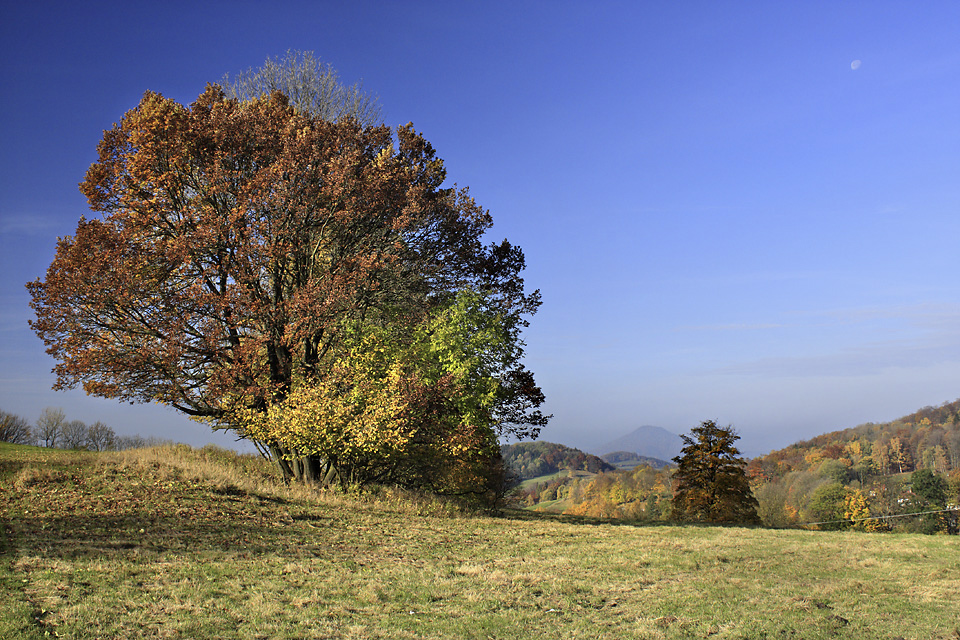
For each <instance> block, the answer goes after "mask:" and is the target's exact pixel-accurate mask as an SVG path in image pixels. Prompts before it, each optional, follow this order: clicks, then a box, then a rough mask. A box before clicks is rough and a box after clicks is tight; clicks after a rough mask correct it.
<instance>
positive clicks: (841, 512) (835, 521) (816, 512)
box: [810, 482, 849, 531]
mask: <svg viewBox="0 0 960 640" xmlns="http://www.w3.org/2000/svg"><path fill="white" fill-rule="evenodd" d="M846 499H847V492H846V491H845V490H844V487H843V485H842V484H840V483H839V482H832V483H829V484H823V485H820V486H819V487H817V489H816V490H815V491H814V492H813V495H812V496H811V498H810V517H811V518H814V519H816V520H817V521H819V522H820V523H821V524H819V525H817V526H819V527H820V528H821V529H825V530H834V531H835V530H838V529H844V528H846V527H847V526H848V525H849V523H848V522H842V521H843V520H844V519H845V514H846Z"/></svg>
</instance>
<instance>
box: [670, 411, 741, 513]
mask: <svg viewBox="0 0 960 640" xmlns="http://www.w3.org/2000/svg"><path fill="white" fill-rule="evenodd" d="M690 431H691V434H692V437H691V436H688V435H682V436H680V437H681V438H683V442H684V447H683V448H682V449H681V450H680V455H679V456H677V457H676V458H674V459H673V461H674V462H676V463H677V470H676V472H675V473H674V474H673V481H674V494H673V517H674V518H675V519H677V520H680V521H694V522H715V523H737V524H759V522H760V518H759V516H758V515H757V507H758V504H757V500H756V498H754V496H753V493H752V492H751V490H750V484H749V482H748V480H747V476H746V473H745V472H744V468H745V467H746V465H747V463H746V461H744V460H743V458H741V457H740V451H739V450H738V449H737V448H736V447H735V446H734V443H735V442H736V441H737V440H739V439H740V436H738V435H737V434H736V433H735V432H734V431H733V429H732V428H731V427H720V426H718V425H717V423H716V422H715V421H713V420H707V421H704V422H702V423H700V426H699V427H694V428H693V429H691V430H690Z"/></svg>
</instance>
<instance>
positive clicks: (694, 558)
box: [0, 447, 960, 640]
mask: <svg viewBox="0 0 960 640" xmlns="http://www.w3.org/2000/svg"><path fill="white" fill-rule="evenodd" d="M44 454H45V452H43V451H40V452H39V453H36V452H34V453H31V454H30V455H26V454H24V455H22V456H20V457H18V458H16V460H17V461H16V462H15V463H13V462H11V461H12V460H14V457H13V456H10V455H8V451H6V450H0V461H3V464H4V466H0V473H2V475H0V524H2V530H3V538H2V541H3V547H2V555H0V598H2V599H0V602H2V603H3V604H0V637H3V638H17V637H23V638H39V637H43V636H44V635H45V634H47V633H49V634H51V635H56V634H59V635H61V636H64V637H75V638H84V637H91V638H94V637H97V638H123V637H151V638H154V637H155V638H188V637H189V638H200V637H204V638H205V637H226V638H578V637H583V638H688V637H701V638H705V637H710V638H778V639H779V638H794V639H799V638H803V639H811V638H814V639H815V638H877V639H880V638H882V639H884V640H893V639H894V638H906V639H910V638H916V639H921V638H922V639H924V640H927V639H947V638H960V631H958V627H960V621H958V618H960V608H958V605H957V603H958V602H960V544H958V543H960V541H958V540H957V539H956V538H946V537H925V536H909V535H880V534H863V533H831V532H799V531H767V530H761V529H738V528H694V527H687V528H684V527H669V526H659V527H630V526H617V525H615V524H613V523H604V522H595V521H594V522H591V521H585V520H576V519H571V518H562V517H549V516H541V515H536V514H528V513H518V514H514V515H513V516H512V517H507V518H488V517H481V516H473V515H470V514H467V513H464V512H463V511H461V510H458V509H457V508H456V507H455V506H452V505H450V503H446V502H442V501H433V500H431V499H428V498H423V497H414V496H410V495H408V494H397V493H393V492H382V493H379V494H375V495H367V496H360V497H344V496H333V495H329V494H327V495H322V494H317V493H315V492H312V491H310V490H309V489H307V488H303V487H287V486H284V485H283V484H282V483H279V482H276V479H275V477H273V476H272V471H271V470H270V468H269V466H265V465H262V464H260V462H259V461H257V460H255V459H249V458H236V457H235V456H233V455H232V454H228V453H225V452H222V451H218V450H213V449H211V450H201V451H194V450H191V449H189V448H186V447H179V448H161V449H153V450H144V451H139V452H124V453H119V454H101V455H92V454H71V455H62V454H59V453H58V454H54V453H52V452H51V453H50V456H49V457H44ZM6 463H9V464H6Z"/></svg>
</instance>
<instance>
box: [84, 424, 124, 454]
mask: <svg viewBox="0 0 960 640" xmlns="http://www.w3.org/2000/svg"><path fill="white" fill-rule="evenodd" d="M116 439H117V434H116V433H114V431H113V429H111V428H110V427H108V426H107V425H105V424H104V423H102V422H100V421H99V420H98V421H97V422H94V423H93V424H92V425H90V428H89V429H88V430H87V448H88V449H90V450H91V451H107V450H108V449H113V448H115V444H116Z"/></svg>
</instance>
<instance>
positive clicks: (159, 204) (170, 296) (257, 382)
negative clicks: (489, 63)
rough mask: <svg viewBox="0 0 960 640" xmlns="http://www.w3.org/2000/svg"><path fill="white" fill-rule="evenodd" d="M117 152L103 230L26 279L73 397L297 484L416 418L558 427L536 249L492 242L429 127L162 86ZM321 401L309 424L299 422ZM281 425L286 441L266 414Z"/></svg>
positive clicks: (83, 224) (94, 225)
mask: <svg viewBox="0 0 960 640" xmlns="http://www.w3.org/2000/svg"><path fill="white" fill-rule="evenodd" d="M98 154H99V159H98V161H97V162H95V163H94V164H93V165H92V166H91V167H90V169H89V171H88V172H87V175H86V178H85V180H84V181H83V182H82V183H81V184H80V189H81V191H82V192H83V193H84V194H85V195H86V196H87V199H88V201H89V203H90V207H91V209H92V210H93V211H95V212H97V213H99V214H100V217H99V218H97V219H92V220H88V219H81V220H80V222H79V224H78V226H77V230H76V233H75V234H74V235H73V236H70V237H65V238H61V239H60V240H59V242H58V246H57V253H56V256H55V258H54V260H53V262H52V264H51V265H50V267H49V269H48V271H47V274H46V277H45V279H44V280H39V279H38V280H36V281H34V282H32V283H29V284H28V285H27V286H28V288H29V290H30V293H31V295H32V306H33V308H34V311H35V313H36V320H35V321H33V322H31V326H32V327H33V329H34V330H35V331H36V333H37V334H38V335H39V336H40V337H41V338H42V339H43V341H44V342H45V343H46V345H47V352H48V353H49V354H51V355H52V356H53V357H54V358H55V359H56V361H57V363H56V365H55V367H54V372H55V373H56V376H57V381H56V388H69V387H74V386H77V385H82V386H83V388H84V389H85V390H86V391H87V392H88V393H90V394H93V395H98V396H103V397H108V398H117V399H120V400H124V401H129V402H160V403H163V404H166V405H169V406H171V407H174V408H176V409H178V410H180V411H182V412H184V413H185V414H188V415H190V416H195V417H197V418H201V419H206V420H210V421H212V422H214V423H215V424H216V425H217V426H219V427H224V428H229V429H233V430H235V431H237V432H238V433H239V434H240V435H241V436H244V437H249V438H253V439H256V440H257V441H258V442H262V443H264V444H265V445H266V446H267V447H269V449H270V450H271V451H272V452H273V453H274V454H275V456H276V457H277V459H278V461H280V462H281V464H282V466H283V468H284V471H285V473H287V474H289V475H295V476H311V477H318V475H319V474H328V473H329V472H330V468H329V467H330V464H329V463H330V461H331V460H333V459H334V458H335V457H336V456H334V454H333V453H331V451H332V450H331V449H329V448H328V449H324V447H330V446H334V447H337V446H339V447H340V448H341V449H340V450H341V451H347V450H348V449H349V447H348V445H347V444H346V443H344V442H343V439H342V438H340V437H339V436H338V437H332V438H328V437H323V438H321V437H318V435H317V434H318V433H320V432H325V430H326V432H329V430H330V429H338V428H339V429H341V430H343V429H347V427H348V425H349V428H350V429H355V428H360V425H361V424H366V425H367V427H364V428H372V429H374V430H378V431H377V438H380V439H381V440H383V439H384V437H385V435H384V434H386V433H387V432H389V425H392V424H393V425H395V424H397V421H398V420H399V421H400V422H402V423H403V427H402V428H401V427H397V428H400V429H401V430H402V429H404V428H405V429H407V431H408V432H409V431H410V430H411V429H414V426H415V425H419V426H423V425H426V424H434V425H436V424H438V423H443V424H446V425H448V426H447V428H446V429H445V430H442V431H443V434H444V435H443V437H444V438H453V437H454V436H455V435H457V434H459V435H462V434H463V433H464V432H469V431H470V430H471V429H473V430H480V431H481V432H483V437H479V438H478V439H476V442H474V443H473V444H471V446H474V445H476V443H477V442H483V443H487V444H489V442H490V441H491V439H493V441H495V440H496V438H497V437H499V436H505V435H511V436H515V437H531V436H536V434H537V432H538V430H539V427H540V426H542V425H543V424H545V422H546V419H547V418H546V417H545V416H543V415H542V414H541V413H540V411H539V410H538V409H537V408H538V407H539V406H540V404H541V403H542V402H543V394H542V393H541V391H540V389H539V388H538V387H537V386H536V384H535V382H534V380H533V376H532V374H531V373H530V372H529V371H528V370H526V369H525V368H524V367H523V365H522V363H521V358H522V356H523V343H522V340H521V339H520V331H521V329H522V328H523V327H525V326H526V323H527V320H526V317H527V316H529V315H530V314H533V313H534V312H535V311H536V310H537V308H538V306H539V304H540V298H539V292H536V291H534V292H532V293H528V292H526V291H525V289H524V282H523V279H522V277H521V275H520V274H521V272H522V270H523V269H524V266H525V263H524V256H523V252H522V251H521V250H520V249H519V248H518V247H515V246H513V245H511V244H510V243H509V242H507V241H506V240H504V241H503V242H500V243H493V244H490V245H484V244H483V236H484V234H485V233H486V232H487V231H488V230H489V228H490V227H491V225H492V219H491V217H490V214H489V213H488V212H487V211H485V210H484V209H482V208H481V207H479V206H478V205H477V204H476V203H475V202H474V200H473V199H472V198H471V197H470V196H469V194H468V192H467V190H466V189H458V188H451V187H445V186H443V185H444V182H445V180H446V172H445V169H444V166H443V162H442V161H441V160H440V159H439V158H437V157H436V154H435V152H434V149H433V147H432V146H431V145H430V144H429V143H428V142H427V141H426V140H425V139H424V138H423V136H422V135H420V134H419V133H417V132H416V131H415V130H414V128H413V126H412V125H406V126H402V127H398V128H397V129H396V131H395V132H392V131H391V130H390V129H389V128H387V127H385V126H364V125H362V124H360V123H359V122H358V121H357V120H356V119H354V118H350V117H346V118H342V119H339V120H337V121H331V120H329V119H326V118H324V117H323V116H321V115H318V114H316V113H312V112H309V111H304V110H301V109H297V108H295V107H294V106H293V105H291V103H290V100H289V99H288V97H287V96H286V95H284V94H283V93H281V92H279V91H274V92H272V93H270V94H269V95H257V96H253V97H251V98H250V99H247V100H240V99H236V98H229V97H227V95H226V94H225V93H224V91H223V90H222V89H221V88H220V87H219V86H217V85H210V86H208V87H207V89H206V90H205V91H204V92H203V93H202V94H201V95H200V96H199V97H198V98H197V100H196V101H195V102H194V103H193V104H192V105H190V106H189V107H186V106H183V105H180V104H178V103H177V102H175V101H173V100H170V99H167V98H164V97H163V96H161V95H159V94H156V93H152V92H147V93H146V94H145V95H144V96H143V99H142V100H141V101H140V104H139V105H138V106H137V107H136V108H135V109H133V110H131V111H129V112H128V113H127V114H126V115H125V116H124V117H123V119H122V120H121V121H120V122H119V123H118V124H116V125H115V126H114V127H113V128H112V129H110V130H108V131H106V132H104V136H103V140H102V141H101V143H100V145H99V147H98ZM458 313H459V314H460V315H459V316H458V315H457V314H458ZM471 323H473V328H477V327H480V328H483V329H484V331H480V332H479V334H478V335H479V336H480V337H481V338H483V339H482V340H480V342H479V343H477V342H476V341H473V340H472V339H471V337H470V334H469V333H468V332H467V331H466V330H465V327H470V326H471ZM428 392H429V393H428ZM430 393H432V394H440V396H441V397H435V398H430V397H427V396H429V394H430ZM424 394H426V395H424ZM374 395H377V396H378V397H380V398H387V399H386V400H385V401H384V402H383V403H380V404H379V405H378V406H375V405H377V403H374V402H369V401H365V400H363V398H366V399H367V400H369V399H370V398H372V397H373V396H374ZM351 398H352V399H353V401H351V400H350V399H351ZM321 405H322V406H321ZM281 407H283V408H285V410H287V414H286V416H285V417H284V418H283V419H280V416H279V415H274V414H276V411H278V410H279V408H281ZM304 407H313V409H310V411H314V410H315V412H314V413H313V414H310V418H309V420H308V422H309V425H307V424H306V423H301V426H300V427H299V428H298V429H287V430H286V431H284V427H281V426H279V425H283V424H288V425H289V424H293V422H295V421H296V418H295V415H296V411H300V410H307V409H304ZM271 410H273V411H274V414H270V411H271ZM370 412H372V413H370ZM267 415H271V416H272V419H271V426H270V427H266V426H264V423H263V422H262V420H259V418H258V419H254V416H260V417H261V418H262V417H263V416H267ZM426 416H429V419H427V418H426ZM321 419H322V423H317V422H311V421H315V420H321ZM284 421H286V422H284ZM371 421H372V422H371ZM372 424H375V425H376V426H375V427H373V426H370V425H372ZM337 425H339V426H337ZM311 430H313V431H312V432H311ZM361 430H362V429H361ZM414 430H415V429H414ZM347 431H349V429H347ZM347 431H344V433H347ZM427 431H429V429H427ZM328 435H329V433H328ZM410 437H411V438H412V439H413V440H417V439H418V438H419V439H423V438H428V437H429V436H428V435H427V433H426V432H424V431H419V432H417V434H414V435H410ZM338 438H340V439H338ZM357 438H359V436H357ZM348 439H349V438H348ZM360 439H362V438H360ZM351 442H352V444H351V445H350V446H354V445H356V442H357V440H356V439H354V440H353V441H351ZM337 443H339V444H337ZM394 444H395V443H394ZM391 446H393V445H391ZM481 448H482V447H481ZM488 448H489V447H488ZM387 459H390V457H389V456H386V457H384V456H381V457H379V458H378V457H377V456H374V457H373V459H372V460H374V461H376V460H380V461H383V460H387ZM391 460H392V459H391ZM284 461H286V462H284ZM371 464H372V463H371ZM357 468H358V467H357V465H356V464H354V465H353V467H352V471H356V469H357ZM341 480H342V478H341Z"/></svg>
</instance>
